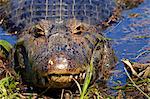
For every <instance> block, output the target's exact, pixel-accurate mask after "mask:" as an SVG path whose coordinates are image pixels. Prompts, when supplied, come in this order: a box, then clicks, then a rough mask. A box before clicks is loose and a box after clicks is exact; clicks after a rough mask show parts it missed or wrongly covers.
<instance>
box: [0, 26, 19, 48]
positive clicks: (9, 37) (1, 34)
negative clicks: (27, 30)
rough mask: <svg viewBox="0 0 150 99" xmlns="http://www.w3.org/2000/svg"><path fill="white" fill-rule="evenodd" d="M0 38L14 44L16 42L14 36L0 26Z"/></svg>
mask: <svg viewBox="0 0 150 99" xmlns="http://www.w3.org/2000/svg"><path fill="white" fill-rule="evenodd" d="M0 40H6V41H7V42H9V43H10V44H12V45H14V44H15V43H16V36H15V35H11V34H6V32H5V31H4V30H3V29H2V28H1V27H0Z"/></svg>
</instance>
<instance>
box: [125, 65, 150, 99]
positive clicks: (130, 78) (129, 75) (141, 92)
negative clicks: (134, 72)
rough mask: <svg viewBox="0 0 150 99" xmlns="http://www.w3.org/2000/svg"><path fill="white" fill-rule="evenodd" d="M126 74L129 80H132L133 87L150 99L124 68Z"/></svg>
mask: <svg viewBox="0 0 150 99" xmlns="http://www.w3.org/2000/svg"><path fill="white" fill-rule="evenodd" d="M124 70H125V73H126V74H127V76H128V78H129V79H130V81H131V82H132V83H133V85H134V86H135V87H136V88H137V89H138V90H139V91H140V92H141V93H142V94H143V95H145V97H147V98H148V99H150V96H148V95H147V94H146V93H145V92H143V91H142V90H141V89H140V88H139V87H138V86H137V85H136V84H135V82H134V81H133V80H132V78H131V77H130V75H129V73H128V71H127V69H126V68H125V67H124Z"/></svg>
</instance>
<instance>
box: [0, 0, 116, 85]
mask: <svg viewBox="0 0 150 99" xmlns="http://www.w3.org/2000/svg"><path fill="white" fill-rule="evenodd" d="M7 1H8V2H5V4H1V6H0V18H1V26H2V27H3V28H4V29H5V30H6V31H7V32H9V33H14V34H15V35H16V36H17V38H18V40H17V44H16V45H15V51H14V54H13V55H12V57H13V59H12V60H13V68H14V69H15V70H16V71H19V74H21V76H22V79H23V81H25V82H27V83H30V84H32V85H35V86H38V87H41V88H46V87H49V88H66V87H72V86H73V85H74V83H75V82H74V80H76V81H78V82H79V83H80V84H83V81H84V79H85V76H86V72H87V69H88V68H89V64H90V62H91V59H93V61H92V62H93V75H92V81H91V82H94V81H96V80H99V79H101V80H105V79H107V78H108V77H109V76H110V71H111V70H112V68H113V67H114V66H115V63H116V60H115V55H114V52H113V50H112V48H111V47H110V44H109V41H108V39H107V38H105V37H104V36H103V34H102V33H101V30H100V29H99V24H100V23H101V22H103V21H105V20H107V19H108V18H109V17H110V16H111V15H112V14H113V12H114V10H115V8H116V7H117V5H116V2H115V0H7Z"/></svg>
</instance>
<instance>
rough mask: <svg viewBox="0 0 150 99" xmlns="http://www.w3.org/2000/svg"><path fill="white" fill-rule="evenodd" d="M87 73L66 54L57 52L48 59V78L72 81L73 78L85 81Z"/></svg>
mask: <svg viewBox="0 0 150 99" xmlns="http://www.w3.org/2000/svg"><path fill="white" fill-rule="evenodd" d="M85 75H86V73H85V70H83V68H81V67H79V66H78V65H77V64H76V62H74V61H73V60H71V59H69V58H68V57H66V55H64V54H58V55H56V54H55V55H54V56H53V57H51V58H50V59H49V61H48V73H47V78H48V80H49V81H53V82H72V81H73V79H75V80H77V81H83V80H84V79H85Z"/></svg>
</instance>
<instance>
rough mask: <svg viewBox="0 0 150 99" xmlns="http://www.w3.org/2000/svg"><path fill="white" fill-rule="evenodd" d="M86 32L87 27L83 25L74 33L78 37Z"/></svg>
mask: <svg viewBox="0 0 150 99" xmlns="http://www.w3.org/2000/svg"><path fill="white" fill-rule="evenodd" d="M85 31H86V28H85V26H84V25H83V24H81V25H79V26H77V27H76V28H75V29H74V31H73V33H74V34H77V35H81V33H83V32H85Z"/></svg>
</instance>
